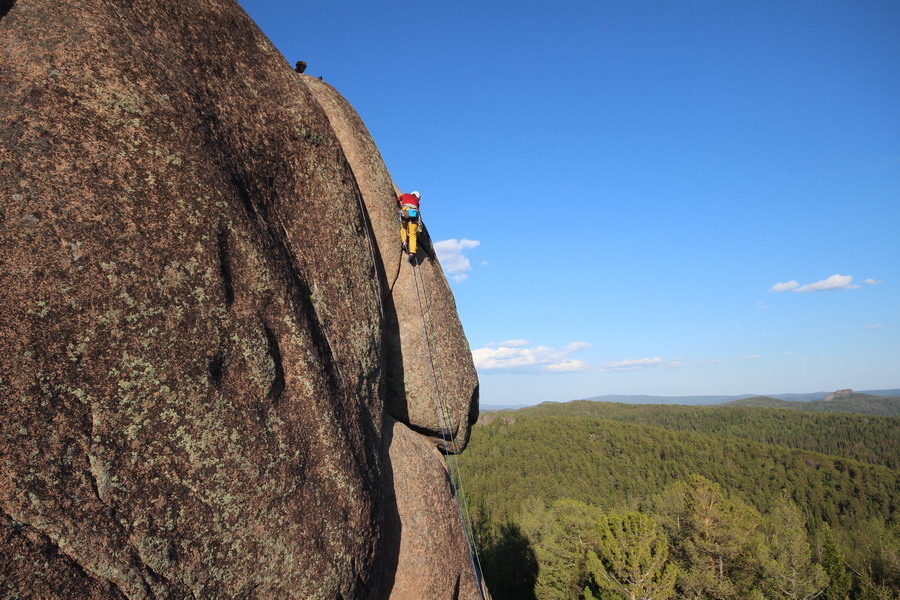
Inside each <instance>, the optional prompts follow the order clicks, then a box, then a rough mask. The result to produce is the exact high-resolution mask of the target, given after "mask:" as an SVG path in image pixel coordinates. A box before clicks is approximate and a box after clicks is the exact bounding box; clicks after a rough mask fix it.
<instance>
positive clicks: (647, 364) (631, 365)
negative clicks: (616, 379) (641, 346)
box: [603, 356, 682, 371]
mask: <svg viewBox="0 0 900 600" xmlns="http://www.w3.org/2000/svg"><path fill="white" fill-rule="evenodd" d="M681 365H682V363H681V361H680V360H679V359H677V358H672V359H669V360H663V359H662V357H660V356H656V357H653V358H626V359H625V360H618V361H613V362H607V363H603V369H604V370H605V371H634V370H636V369H656V368H663V367H680V366H681Z"/></svg>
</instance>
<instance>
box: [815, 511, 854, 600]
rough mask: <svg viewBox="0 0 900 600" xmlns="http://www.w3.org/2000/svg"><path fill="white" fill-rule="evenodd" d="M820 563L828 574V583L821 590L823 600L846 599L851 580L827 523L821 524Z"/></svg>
mask: <svg viewBox="0 0 900 600" xmlns="http://www.w3.org/2000/svg"><path fill="white" fill-rule="evenodd" d="M822 535H823V538H824V539H823V544H822V565H823V566H824V567H825V574H826V575H828V585H827V586H826V587H825V590H824V591H823V592H822V599H823V600H847V595H848V594H849V593H850V587H851V585H852V583H853V582H852V580H851V578H850V572H849V571H847V567H846V566H844V556H843V554H841V550H840V548H838V545H837V543H836V542H835V541H834V533H832V531H831V527H830V526H829V525H828V523H823V524H822Z"/></svg>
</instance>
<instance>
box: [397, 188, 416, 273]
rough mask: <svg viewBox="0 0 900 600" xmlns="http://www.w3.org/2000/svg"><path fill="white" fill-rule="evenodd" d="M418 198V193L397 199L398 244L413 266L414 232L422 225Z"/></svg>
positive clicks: (414, 250) (414, 252) (414, 253)
mask: <svg viewBox="0 0 900 600" xmlns="http://www.w3.org/2000/svg"><path fill="white" fill-rule="evenodd" d="M419 198H421V195H420V194H419V192H412V193H409V194H401V195H400V197H399V198H397V204H398V205H399V206H400V243H401V244H402V245H403V249H404V250H405V251H406V253H407V254H409V262H411V263H413V264H415V261H416V230H417V229H418V228H419V226H420V225H421V223H422V221H421V219H422V218H421V216H420V215H419ZM407 241H409V245H407Z"/></svg>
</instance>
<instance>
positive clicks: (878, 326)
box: [866, 323, 884, 329]
mask: <svg viewBox="0 0 900 600" xmlns="http://www.w3.org/2000/svg"><path fill="white" fill-rule="evenodd" d="M882 327H884V325H882V324H881V323H879V324H878V325H866V329H881V328H882Z"/></svg>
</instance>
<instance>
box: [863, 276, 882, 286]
mask: <svg viewBox="0 0 900 600" xmlns="http://www.w3.org/2000/svg"><path fill="white" fill-rule="evenodd" d="M863 283H865V284H866V285H881V284H882V283H884V282H883V281H881V280H880V279H872V278H871V277H870V278H869V279H866V280H865V281H864V282H863Z"/></svg>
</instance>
